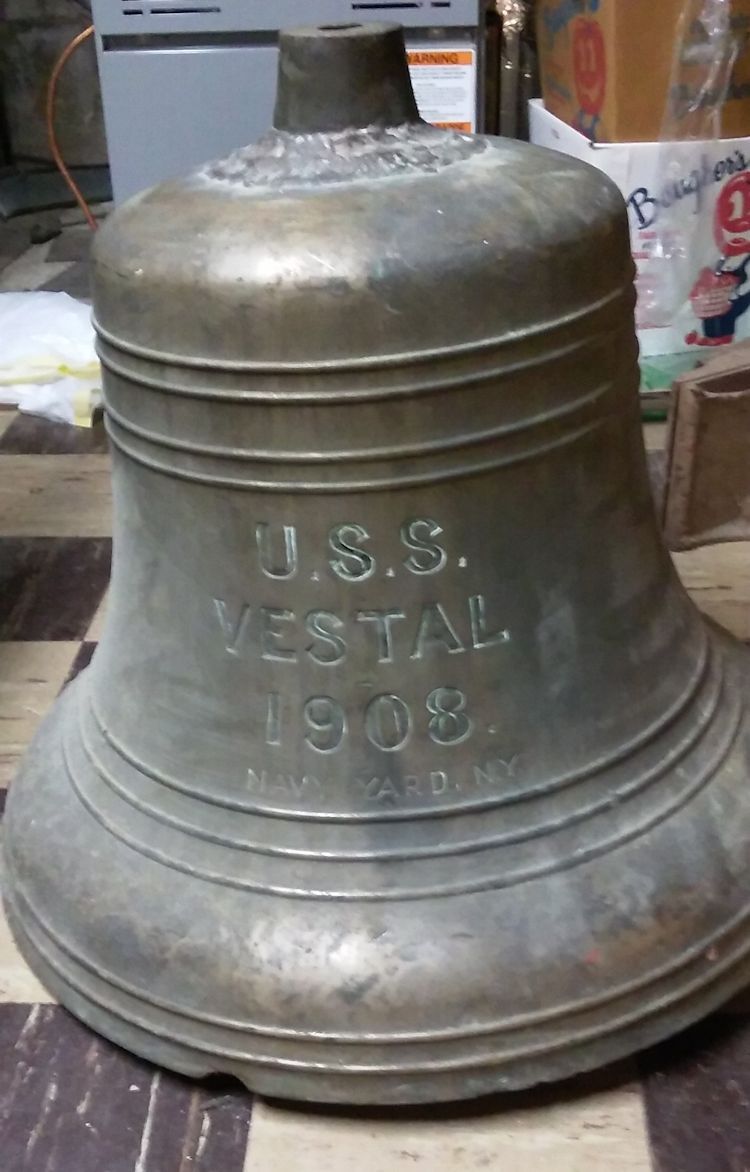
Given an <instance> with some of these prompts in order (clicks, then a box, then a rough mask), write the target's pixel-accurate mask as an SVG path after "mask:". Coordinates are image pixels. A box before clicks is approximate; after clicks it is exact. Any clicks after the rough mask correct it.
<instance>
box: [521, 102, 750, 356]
mask: <svg viewBox="0 0 750 1172" xmlns="http://www.w3.org/2000/svg"><path fill="white" fill-rule="evenodd" d="M529 124H530V137H531V141H532V143H535V144H536V145H537V146H544V147H550V148H551V149H552V150H557V151H562V153H563V154H566V155H572V156H573V157H574V158H577V159H583V161H584V162H586V163H590V164H591V165H592V166H594V167H597V168H598V169H599V170H600V171H603V172H604V173H605V174H606V175H609V177H610V179H612V180H613V181H614V182H615V183H616V184H617V186H618V187H619V189H620V191H621V192H622V194H623V197H624V199H625V204H626V206H627V211H628V219H629V224H630V242H631V247H632V250H633V258H634V260H635V263H636V269H637V276H636V290H637V293H638V303H637V306H636V326H637V329H638V340H639V342H640V347H641V355H642V356H643V357H646V358H648V357H652V356H654V355H662V354H679V353H687V352H690V351H695V352H696V353H703V354H706V353H707V352H708V351H707V350H706V349H705V348H706V347H715V346H723V345H727V344H728V343H730V342H733V341H737V340H740V339H745V338H748V337H750V137H747V138H735V139H714V140H709V141H707V142H690V143H672V144H664V143H659V142H648V143H647V142H632V143H593V142H591V141H590V140H589V139H588V138H586V137H585V136H584V135H583V134H581V133H580V132H579V131H577V130H574V129H573V128H572V127H571V126H568V125H567V123H565V122H563V121H562V120H561V119H559V118H556V117H555V115H554V114H551V113H550V111H549V110H546V109H545V107H544V103H543V102H542V101H541V100H539V99H537V100H535V101H532V102H531V103H530V110H529ZM667 176H668V177H667ZM670 247H671V248H672V249H673V251H674V253H675V256H676V259H663V256H664V253H665V250H668V249H669V248H670Z"/></svg>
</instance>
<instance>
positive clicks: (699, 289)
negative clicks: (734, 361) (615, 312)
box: [637, 0, 750, 350]
mask: <svg viewBox="0 0 750 1172" xmlns="http://www.w3.org/2000/svg"><path fill="white" fill-rule="evenodd" d="M743 8H744V9H745V11H744V12H743V11H742V9H743ZM749 37H750V4H740V3H738V2H737V0H685V3H684V4H683V8H682V12H681V14H680V19H679V24H678V28H677V31H676V37H675V51H674V58H673V65H672V73H671V80H670V86H669V93H668V100H667V106H666V110H665V115H664V122H663V129H662V135H661V139H662V145H661V147H660V148H659V152H658V156H657V159H658V163H657V177H656V182H655V185H654V191H653V194H652V200H651V202H652V207H653V211H654V213H655V214H654V218H653V224H652V225H651V226H650V230H649V231H644V232H642V233H641V234H640V236H641V238H640V240H639V242H638V249H639V251H638V311H637V313H638V325H639V328H641V329H647V330H653V329H659V328H660V327H667V326H669V327H671V332H672V336H673V337H674V338H675V345H674V346H673V347H672V348H673V349H675V350H676V349H684V348H692V347H696V348H697V347H701V346H720V345H725V344H726V343H728V342H731V341H734V340H735V338H737V337H745V336H750V315H748V314H747V311H748V309H750V273H748V269H749V268H750V137H749V138H747V139H745V138H739V139H726V138H723V137H722V111H723V108H724V102H725V99H726V98H727V97H728V96H729V94H730V89H731V87H732V85H733V75H734V70H735V66H736V63H737V61H738V59H739V58H740V56H741V55H743V54H746V53H747V52H748V51H750V49H749V46H748V38H749ZM747 131H748V134H750V116H749V118H748V126H747ZM746 315H747V316H746Z"/></svg>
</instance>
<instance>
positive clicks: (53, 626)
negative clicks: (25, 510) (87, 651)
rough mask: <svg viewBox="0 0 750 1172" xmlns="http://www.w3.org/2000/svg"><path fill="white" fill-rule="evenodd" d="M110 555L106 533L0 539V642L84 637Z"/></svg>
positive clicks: (105, 580) (102, 587)
mask: <svg viewBox="0 0 750 1172" xmlns="http://www.w3.org/2000/svg"><path fill="white" fill-rule="evenodd" d="M111 557H112V542H111V540H110V538H108V537H60V538H54V537H2V538H0V641H5V642H9V641H34V642H36V641H42V640H58V639H66V640H67V639H83V638H84V636H85V634H86V631H87V630H88V627H89V625H90V623H91V620H92V618H93V617H94V615H95V613H96V610H97V607H98V606H99V603H100V602H101V599H102V596H103V594H104V591H105V590H106V588H107V583H108V581H109V572H110V564H111Z"/></svg>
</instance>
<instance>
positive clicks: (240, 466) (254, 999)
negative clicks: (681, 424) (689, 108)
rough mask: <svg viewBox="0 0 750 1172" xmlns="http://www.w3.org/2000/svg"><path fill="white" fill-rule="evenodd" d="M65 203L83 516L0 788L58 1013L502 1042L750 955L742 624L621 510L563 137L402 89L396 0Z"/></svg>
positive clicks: (643, 1037)
mask: <svg viewBox="0 0 750 1172" xmlns="http://www.w3.org/2000/svg"><path fill="white" fill-rule="evenodd" d="M280 77H281V86H280V96H279V102H278V107H277V110H278V118H277V125H276V128H275V129H274V130H273V131H272V132H271V133H270V134H269V135H268V137H267V138H266V139H264V140H263V141H262V142H261V143H259V144H257V145H256V146H254V147H250V148H247V149H246V150H244V151H240V152H239V153H237V154H236V155H234V156H233V157H232V158H230V159H228V160H225V161H223V162H221V163H214V164H209V165H207V166H205V167H204V168H202V169H201V170H200V171H198V172H197V173H196V174H194V175H192V176H190V177H189V178H187V179H186V180H183V181H181V182H175V183H168V184H166V185H164V186H162V187H159V188H157V189H155V190H153V191H150V192H147V193H145V194H143V195H141V196H139V197H137V198H136V199H135V200H132V201H131V202H130V203H129V204H127V205H125V206H124V207H123V208H121V209H120V210H119V211H118V212H117V213H116V214H115V215H114V216H113V217H112V219H111V221H110V222H109V223H108V224H107V225H106V227H105V228H104V229H103V230H102V231H101V232H100V233H99V234H98V237H97V241H96V249H95V254H96V255H95V315H96V322H97V329H98V332H99V345H100V352H101V358H102V363H103V367H104V372H105V397H106V410H107V422H108V428H109V433H110V437H111V440H112V448H113V477H114V495H115V556H114V568H113V580H112V590H111V596H110V605H109V613H108V617H107V624H106V630H105V633H104V636H103V638H102V641H101V644H100V646H99V648H98V650H97V653H96V656H95V657H94V660H93V663H92V665H91V667H90V668H89V669H88V670H87V671H86V672H85V673H84V674H83V675H82V676H80V677H79V678H78V679H77V680H76V681H75V683H73V684H72V685H71V686H70V687H68V688H67V689H66V691H65V693H64V695H63V696H62V698H61V699H60V701H59V702H58V704H57V705H56V707H55V708H54V710H53V712H52V713H51V715H50V716H49V717H48V719H47V720H46V722H45V723H44V725H43V727H42V728H41V730H40V732H39V734H38V737H37V739H36V741H35V742H34V745H33V747H32V748H31V750H30V752H29V755H28V757H27V758H26V760H25V762H24V765H23V767H22V770H21V773H20V775H19V777H18V779H17V780H16V782H15V784H14V786H13V788H12V792H11V795H10V799H9V804H8V814H7V817H8V844H7V850H6V860H7V869H8V890H7V904H8V909H9V913H10V916H11V920H12V923H13V927H14V931H15V932H16V935H17V939H18V941H19V943H20V945H21V947H22V949H23V951H24V953H25V955H26V956H27V957H28V958H29V960H30V962H31V964H32V965H33V967H34V968H35V970H36V971H37V972H38V973H39V974H40V976H41V977H42V978H43V979H44V980H45V981H46V982H47V984H48V985H49V987H50V988H51V989H52V990H53V992H54V993H55V994H56V995H57V996H58V997H59V998H60V999H61V1000H62V1002H63V1003H64V1004H65V1005H67V1006H68V1007H69V1008H70V1009H71V1010H72V1011H73V1012H74V1013H76V1014H78V1015H79V1016H80V1017H82V1018H83V1019H84V1020H85V1021H87V1022H89V1023H90V1024H91V1025H92V1026H93V1027H94V1028H95V1029H97V1030H100V1031H101V1032H102V1033H104V1034H106V1035H107V1036H108V1037H110V1038H113V1039H114V1040H116V1041H117V1042H119V1043H121V1044H122V1045H124V1046H126V1047H128V1048H130V1049H132V1050H134V1051H136V1052H138V1053H140V1054H143V1055H146V1056H147V1057H149V1058H151V1059H154V1060H155V1061H158V1062H161V1063H164V1064H165V1065H168V1066H172V1067H174V1068H175V1069H178V1070H181V1071H186V1072H188V1073H191V1074H204V1073H207V1072H210V1071H225V1072H230V1073H232V1074H235V1075H237V1076H238V1077H239V1078H241V1079H242V1080H243V1081H244V1082H246V1083H247V1085H248V1086H251V1087H253V1088H255V1089H257V1090H259V1091H262V1092H264V1093H268V1094H278V1095H284V1096H291V1097H299V1098H303V1099H313V1100H329V1101H350V1102H359V1103H368V1102H369V1103H378V1102H381V1103H401V1102H414V1101H425V1100H431V1099H450V1098H458V1097H466V1096H471V1095H477V1094H481V1093H483V1092H487V1091H491V1090H494V1089H503V1088H513V1087H520V1086H525V1085H528V1084H530V1083H535V1082H539V1081H543V1080H549V1079H554V1078H558V1077H561V1076H563V1075H567V1074H570V1073H572V1072H575V1071H579V1070H583V1069H586V1068H590V1067H592V1066H595V1065H597V1064H600V1063H604V1062H606V1061H609V1060H611V1059H614V1058H617V1057H619V1056H621V1055H623V1054H626V1053H628V1052H630V1051H632V1050H634V1049H636V1048H638V1047H640V1046H642V1045H644V1044H647V1043H650V1042H653V1041H655V1040H656V1039H658V1038H660V1037H662V1036H664V1035H665V1034H667V1033H669V1032H670V1031H673V1030H676V1029H678V1028H680V1027H681V1026H683V1025H684V1024H686V1023H687V1022H689V1021H692V1020H693V1019H695V1018H696V1017H698V1016H699V1015H701V1014H703V1013H705V1012H707V1011H708V1010H710V1009H712V1008H713V1007H714V1006H715V1005H717V1004H718V1003H719V1002H720V1001H721V1000H722V999H723V998H725V997H726V996H728V995H729V994H730V993H732V992H734V991H735V990H736V989H737V988H738V987H739V986H741V985H742V984H743V983H745V982H746V980H747V979H748V977H749V976H750V966H749V965H748V961H747V950H748V944H750V935H749V934H748V926H747V913H748V908H749V907H750V871H749V869H748V853H749V851H750V846H749V844H750V794H748V786H747V781H748V773H749V769H748V749H749V748H750V734H749V732H748V718H747V704H748V696H749V695H750V689H748V683H749V682H750V666H749V660H748V654H747V651H746V650H744V649H742V648H741V647H739V646H738V645H737V644H735V643H734V642H733V641H732V640H731V639H730V638H729V637H728V636H726V635H724V634H723V633H721V632H720V631H718V630H716V629H713V628H710V627H708V626H706V624H705V623H704V621H703V620H702V618H701V616H700V615H699V614H698V612H697V611H696V610H695V608H694V607H693V605H692V603H691V602H690V601H689V599H688V598H687V596H686V595H685V593H684V591H683V589H682V587H681V586H680V584H679V582H678V580H677V578H676V575H675V573H674V571H673V569H672V565H671V562H670V559H669V557H668V556H667V554H666V553H665V551H664V548H663V546H662V544H661V540H660V536H659V533H658V529H657V526H656V523H655V520H654V513H653V507H652V502H651V498H650V493H649V485H648V480H647V475H646V465H645V459H644V453H643V447H642V440H641V436H640V427H639V409H638V397H637V383H638V374H637V365H636V345H635V336H634V329H633V288H632V275H633V273H632V261H631V258H630V250H629V241H628V231H627V223H626V218H625V212H624V208H623V205H622V200H621V198H620V196H619V194H618V193H617V191H616V190H615V188H614V187H613V186H612V184H611V183H610V182H609V181H608V180H607V179H606V178H605V177H604V176H603V175H601V174H600V173H598V172H597V171H595V170H593V169H592V168H589V167H587V166H585V165H583V164H581V163H579V162H576V161H573V160H571V159H567V158H564V157H563V156H562V155H557V154H554V153H549V152H545V151H541V150H538V149H535V148H533V147H530V146H527V145H524V144H521V143H516V142H504V141H501V140H497V139H489V138H472V137H469V136H466V135H463V134H457V133H453V132H450V131H441V130H438V129H436V128H434V127H429V126H426V125H424V124H423V123H421V122H419V121H418V120H417V118H416V110H415V106H414V102H413V95H412V94H411V90H410V86H409V81H408V72H407V69H406V64H405V60H404V50H403V41H402V36H401V33H400V31H399V30H398V29H396V28H394V27H391V26H351V27H346V28H339V29H327V30H318V31H313V32H310V31H302V32H297V33H290V34H284V35H283V36H282V41H281V58H280Z"/></svg>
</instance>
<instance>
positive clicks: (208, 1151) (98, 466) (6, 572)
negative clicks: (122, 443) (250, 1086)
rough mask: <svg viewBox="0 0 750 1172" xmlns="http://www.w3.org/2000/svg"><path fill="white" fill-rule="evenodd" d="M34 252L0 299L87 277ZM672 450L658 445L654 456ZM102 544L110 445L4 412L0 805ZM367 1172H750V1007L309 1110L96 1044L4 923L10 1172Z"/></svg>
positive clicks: (740, 620) (95, 588)
mask: <svg viewBox="0 0 750 1172" xmlns="http://www.w3.org/2000/svg"><path fill="white" fill-rule="evenodd" d="M0 243H1V241H0ZM53 243H54V242H53ZM36 247H37V248H40V247H41V248H42V249H43V250H47V251H45V252H44V255H40V254H38V253H35V254H34V255H33V256H32V257H31V258H29V257H28V256H26V262H27V267H26V268H24V258H23V257H20V258H19V257H17V258H16V259H15V260H11V261H10V262H9V264H8V265H7V266H6V268H5V270H4V272H3V273H0V287H5V288H11V287H12V288H19V287H22V285H23V286H24V287H27V288H28V287H33V285H31V284H29V283H25V284H24V282H31V281H32V280H33V281H34V282H37V283H38V284H49V281H50V280H53V281H56V282H57V283H58V287H59V286H60V284H61V283H62V284H64V281H62V282H61V281H60V278H61V275H62V276H63V277H64V275H65V271H68V272H70V269H67V270H65V269H63V268H61V267H60V266H61V265H63V264H65V265H68V266H70V265H71V264H72V265H74V266H75V265H80V264H81V263H82V261H81V259H80V257H79V259H78V260H73V261H71V260H70V259H67V260H65V261H64V262H63V261H55V260H54V259H51V260H48V259H46V257H47V254H48V251H49V246H47V245H44V246H36ZM59 247H60V246H58V248H59ZM0 251H1V250H0ZM31 251H33V250H31ZM69 252H70V249H69V250H68V253H67V254H65V255H69ZM54 255H55V254H53V256H54ZM28 264H30V265H31V268H29V267H28ZM45 265H50V266H53V267H55V272H54V274H52V275H50V272H49V269H47V270H46V272H45V269H44V266H45ZM11 266H14V267H13V268H12V272H11V273H10V275H9V273H8V269H9V268H10V267H11ZM24 273H25V274H26V276H25V277H24ZM47 278H49V280H48V279H47ZM75 278H76V281H78V282H80V280H81V276H80V270H79V271H78V272H77V273H76V274H75ZM9 281H10V282H11V283H10V284H9V283H8V282H9ZM661 437H662V429H660V428H655V427H651V428H649V429H648V430H647V440H648V442H649V444H650V446H657V447H658V445H659V443H660V442H661ZM110 526H111V517H110V500H109V482H108V457H107V454H106V444H105V441H104V437H103V434H102V432H101V430H100V429H99V428H93V429H90V430H76V429H74V428H68V427H64V426H62V425H55V424H50V423H46V422H43V421H39V420H34V419H31V418H29V417H20V416H18V415H16V414H14V413H12V412H4V413H0V797H1V796H2V795H4V787H5V786H7V785H8V784H9V783H11V782H12V776H13V773H14V770H15V767H16V763H17V761H18V759H19V757H20V755H21V754H22V753H23V751H24V748H25V746H26V745H27V743H28V741H29V738H30V737H31V735H32V734H33V731H34V729H35V728H36V726H37V724H38V722H39V720H40V719H41V717H42V716H43V714H44V713H45V711H46V710H47V708H48V707H49V706H50V704H51V703H52V701H53V700H54V698H55V696H56V695H57V693H58V692H59V691H60V689H61V688H63V687H64V686H65V684H66V682H67V681H68V680H70V679H71V678H72V677H73V676H74V675H75V674H76V673H77V672H78V671H80V670H81V669H82V668H83V667H85V666H86V664H87V663H88V662H89V659H90V658H91V655H92V653H93V652H94V650H95V647H96V643H97V640H98V639H99V636H100V633H101V624H102V617H103V612H104V607H105V605H106V602H105V592H106V586H107V578H108V571H109V559H110V553H111V541H110V534H111V528H110ZM678 564H679V570H680V573H681V574H682V576H683V579H684V580H685V582H686V583H687V585H688V587H689V588H690V589H691V591H692V592H693V594H694V597H695V598H696V600H697V602H698V603H699V605H700V606H702V607H703V609H704V610H705V611H706V612H707V613H709V614H711V615H712V616H713V617H714V618H716V619H718V620H719V621H721V622H724V623H725V624H726V625H727V626H729V627H730V628H731V629H733V630H734V631H735V632H736V633H737V634H738V635H740V636H741V637H742V638H744V639H750V547H748V546H740V545H737V546H723V547H722V546H719V547H714V548H713V549H707V550H699V551H696V552H693V553H690V554H685V555H681V556H680V558H679V559H678ZM1 804H2V802H1V801H0V805H1ZM355 1168H356V1169H358V1172H399V1170H400V1169H404V1170H406V1169H413V1168H424V1169H425V1170H429V1172H448V1170H450V1172H474V1170H477V1172H479V1170H480V1169H481V1170H484V1172H610V1170H611V1172H649V1170H653V1172H745V1170H747V1169H750V998H748V997H746V998H744V999H740V1000H739V1001H738V1002H737V1003H735V1005H734V1006H732V1007H730V1008H729V1009H728V1010H726V1011H725V1012H724V1013H722V1014H721V1015H717V1016H716V1017H714V1018H712V1019H710V1020H709V1021H708V1022H706V1023H704V1024H702V1025H700V1026H699V1027H697V1028H695V1029H692V1030H690V1031H688V1032H687V1033H686V1034H684V1035H682V1036H681V1037H679V1038H677V1039H675V1040H673V1041H671V1042H669V1043H667V1044H664V1045H662V1046H659V1047H657V1048H655V1049H654V1050H652V1051H649V1052H648V1053H646V1054H645V1055H642V1056H640V1057H639V1058H638V1059H637V1060H634V1061H633V1062H630V1063H625V1064H623V1065H621V1066H618V1067H616V1068H614V1069H610V1070H607V1071H605V1072H601V1073H599V1074H597V1075H595V1076H592V1077H588V1078H586V1079H580V1080H577V1081H574V1082H573V1083H571V1084H568V1085H566V1086H564V1087H556V1088H547V1089H545V1090H544V1091H539V1092H534V1093H530V1094H524V1095H513V1096H510V1097H505V1098H501V1097H498V1098H492V1099H489V1100H483V1101H482V1102H480V1103H477V1104H468V1105H463V1106H458V1107H445V1106H442V1107H439V1108H434V1109H430V1110H424V1111H416V1110H415V1111H411V1110H410V1111H385V1110H383V1111H356V1110H350V1111H344V1110H342V1111H333V1110H324V1109H315V1110H304V1109H297V1108H295V1107H293V1106H291V1105H288V1104H282V1103H276V1102H268V1101H264V1100H262V1099H258V1098H253V1097H252V1096H250V1095H249V1094H247V1093H245V1092H244V1091H243V1090H242V1089H240V1088H239V1087H237V1086H236V1085H234V1084H228V1083H224V1082H222V1081H217V1080H213V1081H210V1082H208V1083H193V1082H190V1081H189V1080H185V1079H182V1078H178V1077H176V1076H174V1075H171V1074H169V1073H167V1072H164V1071H158V1070H156V1069H155V1068H154V1067H152V1066H150V1065H149V1064H148V1063H146V1062H142V1061H140V1060H139V1059H137V1058H133V1057H130V1056H129V1055H127V1054H125V1053H123V1052H122V1051H120V1050H118V1049H117V1048H116V1047H114V1046H112V1045H110V1044H109V1043H107V1042H105V1041H103V1040H101V1039H98V1038H96V1037H95V1036H94V1035H93V1034H91V1033H90V1032H89V1031H88V1030H87V1029H86V1028H85V1027H84V1026H82V1025H80V1024H78V1023H77V1022H76V1021H74V1020H73V1018H71V1017H70V1016H69V1015H68V1014H67V1013H66V1012H65V1011H64V1010H63V1009H61V1008H60V1007H59V1006H57V1005H55V1004H53V1003H52V1001H51V998H50V997H49V995H48V994H47V993H46V992H45V990H44V989H43V988H42V987H41V986H40V985H39V983H38V982H37V981H36V979H35V978H34V977H33V976H32V974H31V973H30V972H29V970H28V969H27V968H26V965H25V964H24V962H23V961H22V960H21V958H20V957H19V955H18V953H17V952H16V950H15V947H14V945H13V942H12V940H11V937H10V935H9V933H8V930H7V926H6V924H5V923H4V921H3V920H2V918H1V917H0V1172H190V1170H193V1172H287V1170H289V1172H298V1170H300V1172H302V1170H305V1172H306V1170H308V1169H309V1170H310V1172H350V1170H351V1169H355Z"/></svg>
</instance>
